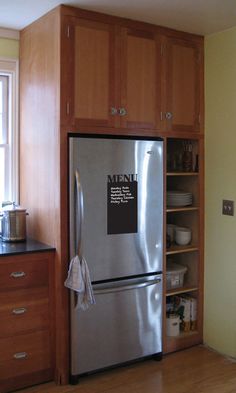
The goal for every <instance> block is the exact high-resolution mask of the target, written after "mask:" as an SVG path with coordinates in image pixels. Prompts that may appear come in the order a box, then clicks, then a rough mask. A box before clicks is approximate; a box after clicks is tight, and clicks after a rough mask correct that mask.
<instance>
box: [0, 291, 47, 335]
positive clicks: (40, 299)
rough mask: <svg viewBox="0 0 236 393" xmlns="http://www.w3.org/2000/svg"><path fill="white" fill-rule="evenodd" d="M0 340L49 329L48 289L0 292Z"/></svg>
mask: <svg viewBox="0 0 236 393" xmlns="http://www.w3.org/2000/svg"><path fill="white" fill-rule="evenodd" d="M0 321H1V324H0V338H3V337H10V336H13V335H18V334H24V333H26V332H30V331H33V330H42V329H49V298H48V288H47V287H42V288H30V289H20V290H16V291H9V292H0Z"/></svg>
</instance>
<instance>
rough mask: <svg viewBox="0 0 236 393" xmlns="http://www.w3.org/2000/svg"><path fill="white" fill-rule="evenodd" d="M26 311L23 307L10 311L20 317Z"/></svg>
mask: <svg viewBox="0 0 236 393" xmlns="http://www.w3.org/2000/svg"><path fill="white" fill-rule="evenodd" d="M26 311H27V309H26V308H25V307H20V308H14V310H12V314H15V315H21V314H24V313H26Z"/></svg>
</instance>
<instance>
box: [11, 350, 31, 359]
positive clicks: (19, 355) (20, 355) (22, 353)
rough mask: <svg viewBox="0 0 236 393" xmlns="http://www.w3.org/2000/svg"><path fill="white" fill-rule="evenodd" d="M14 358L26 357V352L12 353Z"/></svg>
mask: <svg viewBox="0 0 236 393" xmlns="http://www.w3.org/2000/svg"><path fill="white" fill-rule="evenodd" d="M13 357H14V359H17V360H21V359H26V358H27V357H28V354H27V352H17V353H15V354H14V355H13Z"/></svg>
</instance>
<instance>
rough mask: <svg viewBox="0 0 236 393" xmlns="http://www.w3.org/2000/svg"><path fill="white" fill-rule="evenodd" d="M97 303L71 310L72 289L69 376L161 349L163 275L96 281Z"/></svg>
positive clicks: (147, 354)
mask: <svg viewBox="0 0 236 393" xmlns="http://www.w3.org/2000/svg"><path fill="white" fill-rule="evenodd" d="M94 291H95V299H96V304H95V305H94V306H92V307H90V308H89V309H88V310H87V311H85V312H84V311H81V310H76V309H75V303H74V295H73V294H71V295H72V296H71V308H72V309H71V318H72V325H71V356H72V359H71V374H72V376H76V375H80V374H84V373H87V372H91V371H95V370H98V369H102V368H105V367H108V366H113V365H117V364H121V363H124V362H127V361H131V360H134V359H138V358H142V357H145V356H149V355H152V354H156V353H160V352H161V351H162V340H161V336H162V335H161V327H162V275H155V276H148V277H142V278H141V279H137V278H136V279H129V280H122V281H117V282H115V283H114V282H112V283H111V282H110V283H107V284H100V285H95V286H94Z"/></svg>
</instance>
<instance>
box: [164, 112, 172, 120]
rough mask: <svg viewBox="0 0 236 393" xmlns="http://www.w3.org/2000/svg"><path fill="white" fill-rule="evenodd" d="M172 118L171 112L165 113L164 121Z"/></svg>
mask: <svg viewBox="0 0 236 393" xmlns="http://www.w3.org/2000/svg"><path fill="white" fill-rule="evenodd" d="M172 117H173V114H172V113H171V112H166V119H167V120H171V119H172Z"/></svg>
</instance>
